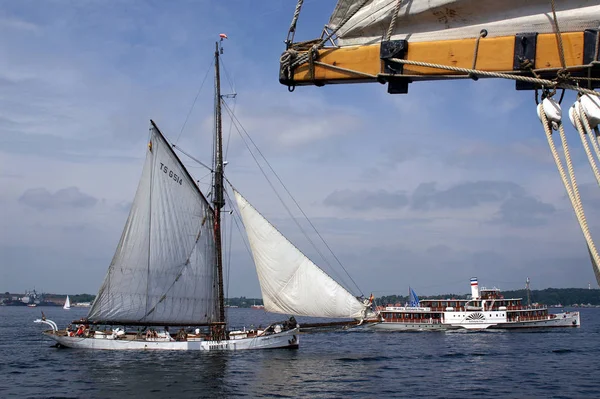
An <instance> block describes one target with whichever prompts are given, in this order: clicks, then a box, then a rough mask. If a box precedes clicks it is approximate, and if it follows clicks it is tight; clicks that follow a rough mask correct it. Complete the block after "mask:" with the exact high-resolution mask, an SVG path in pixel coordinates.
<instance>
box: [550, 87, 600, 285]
mask: <svg viewBox="0 0 600 399" xmlns="http://www.w3.org/2000/svg"><path fill="white" fill-rule="evenodd" d="M538 115H539V117H540V120H541V121H542V125H543V126H544V131H545V133H546V139H547V140H548V145H549V147H550V152H551V153H552V157H553V158H554V163H555V164H556V167H557V169H558V173H559V175H560V178H561V180H562V182H563V185H564V186H565V189H566V190H567V195H568V197H569V200H570V201H571V205H572V206H573V210H574V211H575V216H576V217H577V221H578V222H579V226H580V227H581V231H582V232H583V236H584V238H585V241H586V243H587V247H588V252H589V254H590V258H591V261H592V267H593V270H594V274H595V275H596V281H597V282H598V284H599V285H600V268H599V267H598V265H600V255H599V254H598V251H597V249H596V246H595V244H594V241H593V239H592V235H591V233H590V230H589V227H588V224H587V220H586V217H585V213H584V211H583V205H582V204H581V197H580V195H579V188H578V187H577V180H576V179H575V171H574V169H573V162H572V160H571V154H570V152H569V146H568V144H567V138H566V135H565V131H564V127H563V124H562V121H561V117H562V113H561V109H560V104H559V103H558V102H556V101H554V100H553V99H550V98H545V99H544V100H543V101H542V103H540V104H539V105H538ZM553 128H554V129H555V130H558V131H559V134H560V139H561V142H562V147H563V152H564V153H565V161H566V164H567V170H568V173H569V176H568V177H567V174H566V173H565V169H564V166H563V164H562V161H561V159H560V157H559V155H558V151H557V149H556V145H555V144H554V139H553V138H552V130H553Z"/></svg>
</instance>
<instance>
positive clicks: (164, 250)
mask: <svg viewBox="0 0 600 399" xmlns="http://www.w3.org/2000/svg"><path fill="white" fill-rule="evenodd" d="M213 228H214V225H213V213H212V209H211V207H210V205H209V204H208V202H207V201H206V199H205V198H204V196H203V195H202V194H201V193H200V191H199V189H198V187H197V186H196V184H195V182H194V181H193V179H192V178H191V176H190V175H189V173H188V172H187V170H186V169H185V167H184V166H183V164H182V163H181V161H180V160H179V158H178V157H177V155H176V154H175V153H174V152H173V150H172V148H171V146H170V145H169V144H168V143H167V141H166V139H165V138H164V137H163V136H162V134H161V133H160V131H159V130H158V128H157V127H156V126H155V125H154V124H152V126H151V129H150V142H149V144H148V149H147V154H146V161H145V164H144V169H143V172H142V177H141V179H140V182H139V185H138V188H137V192H136V194H135V199H134V201H133V203H132V205H131V210H130V212H129V217H128V218H127V222H126V224H125V228H124V230H123V234H122V236H121V240H120V242H119V245H118V247H117V250H116V252H115V255H114V257H113V260H112V263H111V265H110V267H109V270H108V273H107V275H106V278H105V280H104V283H103V284H102V287H101V288H100V291H99V292H98V295H97V297H96V300H95V301H94V304H93V306H92V308H91V309H90V312H89V315H88V319H89V320H91V321H96V322H105V321H106V322H116V323H127V322H132V323H133V322H134V323H148V324H152V323H157V324H169V323H173V324H190V325H193V324H201V323H210V322H213V321H217V320H218V311H217V306H218V304H217V301H216V297H217V295H216V287H215V276H216V266H215V264H216V263H215V255H214V235H213Z"/></svg>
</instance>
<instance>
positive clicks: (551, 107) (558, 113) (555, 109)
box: [537, 98, 562, 123]
mask: <svg viewBox="0 0 600 399" xmlns="http://www.w3.org/2000/svg"><path fill="white" fill-rule="evenodd" d="M542 107H544V113H545V114H546V118H547V119H548V120H549V121H550V122H556V123H560V121H561V120H562V110H561V108H560V104H559V103H558V101H556V100H554V99H553V98H544V101H542V102H541V103H540V104H538V106H537V115H538V118H540V121H541V120H542V114H541V111H542Z"/></svg>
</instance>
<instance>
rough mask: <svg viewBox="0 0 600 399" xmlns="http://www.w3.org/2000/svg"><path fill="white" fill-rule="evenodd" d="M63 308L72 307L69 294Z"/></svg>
mask: <svg viewBox="0 0 600 399" xmlns="http://www.w3.org/2000/svg"><path fill="white" fill-rule="evenodd" d="M63 309H71V301H69V296H68V295H67V299H66V300H65V304H64V305H63Z"/></svg>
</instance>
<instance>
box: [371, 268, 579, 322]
mask: <svg viewBox="0 0 600 399" xmlns="http://www.w3.org/2000/svg"><path fill="white" fill-rule="evenodd" d="M410 294H411V295H410V296H411V304H410V306H392V305H388V306H385V307H383V306H380V307H378V309H377V310H378V311H379V315H380V322H379V323H374V324H371V325H370V326H369V327H370V328H373V329H376V330H390V331H423V330H451V329H468V330H484V329H516V328H539V327H579V326H580V325H581V323H580V315H579V312H563V313H555V314H551V313H549V312H548V307H547V306H546V305H541V304H535V303H534V304H531V305H524V304H523V303H522V298H510V299H509V298H504V296H503V295H502V294H501V292H500V290H499V289H498V288H495V287H494V288H483V287H482V288H481V289H479V284H478V282H477V278H472V279H471V297H470V298H469V299H454V298H453V299H423V300H421V301H419V299H418V298H417V297H416V295H415V294H414V291H412V290H411V293H410Z"/></svg>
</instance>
